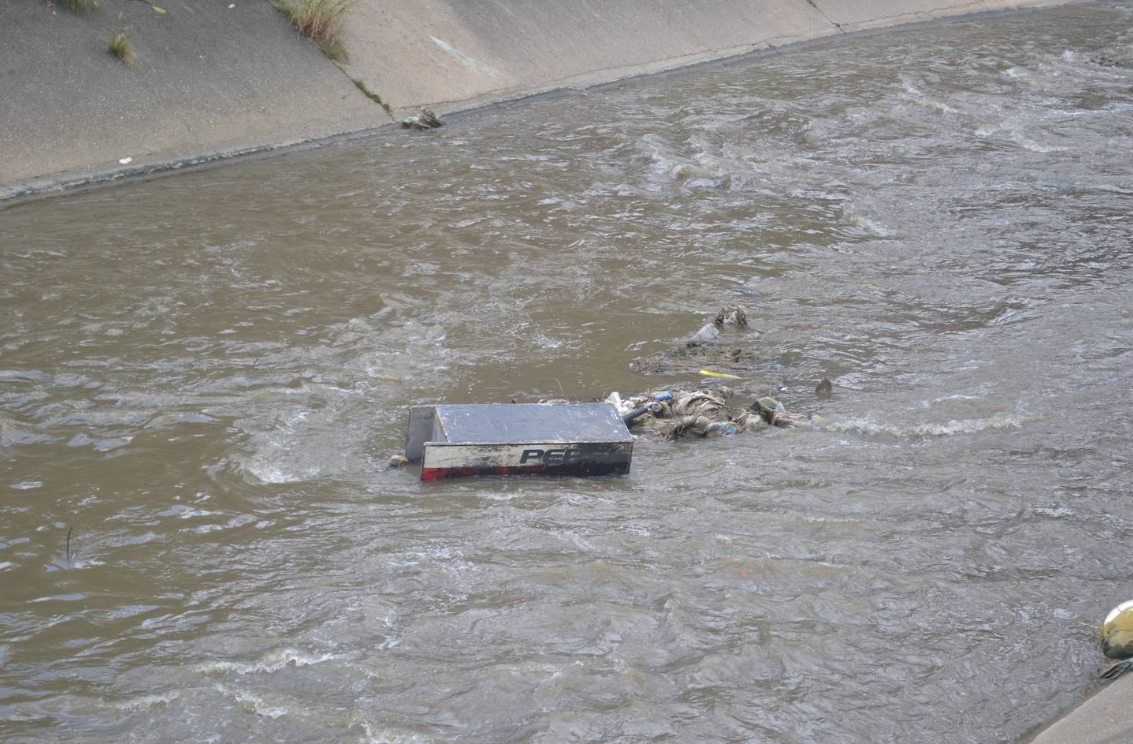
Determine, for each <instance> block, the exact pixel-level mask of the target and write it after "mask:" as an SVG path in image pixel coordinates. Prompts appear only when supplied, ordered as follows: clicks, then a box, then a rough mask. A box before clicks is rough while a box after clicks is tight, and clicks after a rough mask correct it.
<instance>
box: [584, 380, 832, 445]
mask: <svg viewBox="0 0 1133 744" xmlns="http://www.w3.org/2000/svg"><path fill="white" fill-rule="evenodd" d="M732 395H733V392H732V390H731V389H730V388H727V387H720V388H716V389H715V390H711V391H710V390H661V391H656V392H652V393H644V394H642V395H634V396H630V397H628V398H623V397H622V396H621V394H620V393H610V395H609V396H607V398H606V402H607V403H610V404H612V405H613V406H614V407H615V408H617V409H618V413H620V414H621V415H622V418H623V420H625V422H626V425H627V426H629V427H630V428H631V431H632V432H633V433H634V434H637V435H638V436H643V437H647V438H651V439H668V440H676V439H683V438H686V437H711V436H720V437H727V436H732V435H734V434H739V433H740V432H743V431H745V430H747V429H749V428H751V427H752V426H754V425H759V424H761V423H766V424H768V425H771V426H801V425H805V424H807V423H809V422H810V421H811V419H810V417H809V416H805V415H803V414H797V413H789V412H788V411H787V410H786V409H784V408H783V404H782V403H780V402H779V401H777V400H775V399H774V398H770V397H766V398H760V399H759V400H757V401H756V402H755V403H752V404H751V406H749V407H748V408H732V407H730V406H729V405H728V399H729V398H731V397H732ZM753 414H754V415H753Z"/></svg>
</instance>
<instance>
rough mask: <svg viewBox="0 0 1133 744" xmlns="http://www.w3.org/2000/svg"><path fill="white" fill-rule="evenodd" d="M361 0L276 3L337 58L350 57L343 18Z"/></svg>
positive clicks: (325, 51) (301, 30)
mask: <svg viewBox="0 0 1133 744" xmlns="http://www.w3.org/2000/svg"><path fill="white" fill-rule="evenodd" d="M356 1H357V0H283V1H282V2H277V3H275V7H276V8H277V9H278V10H279V12H281V13H283V15H284V16H286V18H287V20H289V21H291V25H293V26H294V27H295V30H296V31H298V32H299V35H300V36H304V37H306V38H308V39H310V40H311V41H313V42H314V43H315V46H317V47H318V48H319V49H320V50H322V53H323V54H325V55H326V56H327V57H328V58H330V59H332V60H334V61H335V62H345V61H346V47H345V46H344V45H343V43H342V20H343V19H344V18H345V17H346V14H347V12H349V10H350V9H351V8H352V7H353V6H354V3H355V2H356Z"/></svg>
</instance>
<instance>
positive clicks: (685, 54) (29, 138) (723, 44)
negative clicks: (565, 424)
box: [0, 0, 1066, 200]
mask: <svg viewBox="0 0 1133 744" xmlns="http://www.w3.org/2000/svg"><path fill="white" fill-rule="evenodd" d="M1063 2H1066V0H960V2H956V0H662V1H660V2H658V0H578V1H577V2H571V3H555V2H547V1H546V0H417V1H416V2H413V3H401V2H392V0H360V1H359V2H358V3H357V4H356V5H355V6H354V7H353V9H352V10H351V11H350V14H349V16H348V17H347V23H346V28H345V33H344V37H345V42H346V48H347V49H348V51H349V54H350V59H349V61H348V62H346V63H344V64H342V65H338V64H335V63H334V62H331V61H330V60H328V59H326V58H325V57H323V56H322V55H321V54H320V52H319V51H318V50H317V49H315V47H314V46H313V45H312V44H310V43H308V42H306V41H305V40H303V39H301V38H299V37H298V36H297V35H296V34H295V33H294V31H292V30H291V28H290V26H289V25H288V23H287V21H286V20H285V19H284V18H283V16H282V15H281V14H280V13H278V12H276V11H275V10H274V9H273V8H272V7H271V5H270V4H269V3H268V2H267V0H154V1H151V0H100V9H99V10H97V11H96V12H94V13H89V14H86V15H76V14H74V13H71V12H68V11H66V10H63V9H62V8H60V7H58V6H59V3H58V2H53V0H22V1H21V2H3V3H0V102H2V104H0V200H3V199H5V198H12V197H16V196H20V195H27V194H31V193H38V192H42V191H49V190H57V189H60V188H65V187H67V186H75V185H82V184H87V183H92V182H98V181H102V180H109V179H114V178H118V177H122V176H125V175H131V174H140V173H147V172H152V171H155V170H161V169H168V168H174V167H178V166H181V165H188V164H195V163H200V162H204V161H208V160H212V159H216V158H221V157H228V156H233V155H238V154H242V153H249V152H256V151H263V150H267V149H273V148H279V147H284V146H289V145H294V144H297V143H302V142H305V141H311V140H317V139H321V138H326V137H330V136H333V135H337V134H345V133H351V132H359V131H363V130H366V129H369V128H372V127H375V126H380V125H382V124H388V123H391V122H392V118H391V117H390V115H389V114H387V113H386V112H385V110H384V109H383V108H382V107H381V106H379V105H377V104H376V103H374V102H373V101H371V100H370V99H369V98H367V97H366V96H365V95H363V93H362V92H361V91H360V90H359V89H358V88H357V87H356V86H355V83H354V82H353V80H359V81H361V82H362V83H363V84H364V85H365V87H366V88H368V89H369V90H370V91H373V92H374V93H377V94H378V95H380V96H381V97H382V98H383V99H384V100H385V101H386V102H388V103H390V104H391V105H392V106H393V107H394V108H395V112H398V113H401V112H405V111H408V110H411V109H413V108H415V107H417V106H421V105H430V106H433V107H435V108H437V109H438V110H440V111H449V112H451V111H455V110H461V109H467V108H472V107H475V106H477V105H481V104H484V103H489V102H493V101H500V100H507V99H512V98H518V97H523V96H526V95H530V94H533V93H539V92H544V91H548V90H553V89H556V88H562V87H574V86H586V85H593V84H597V83H603V82H610V81H612V80H616V79H620V78H623V77H628V76H632V75H639V74H645V73H651V72H660V71H663V70H671V69H675V68H679V67H684V66H687V65H691V64H696V63H700V62H706V61H710V60H715V59H721V58H725V57H731V56H736V55H740V54H744V53H747V52H751V51H755V50H759V49H766V48H770V47H777V46H782V45H785V44H790V43H793V42H798V41H803V40H809V39H816V38H820V37H824V36H832V35H837V34H842V33H849V32H853V31H859V30H865V29H875V28H880V27H885V26H894V25H901V24H907V23H913V22H919V21H925V20H932V19H935V18H942V17H947V16H958V15H964V14H971V13H980V12H988V11H1003V10H1013V9H1021V8H1031V7H1040V6H1047V5H1057V4H1061V3H1063ZM116 31H124V32H125V33H126V34H127V35H128V36H129V37H130V39H131V40H132V42H133V44H134V47H135V50H136V57H137V61H136V64H135V66H134V68H133V69H130V68H128V67H126V66H125V65H124V64H123V63H122V62H120V61H119V60H118V59H116V58H114V57H113V56H111V55H110V54H109V53H108V52H107V42H108V40H109V39H110V37H111V36H112V34H114V33H115V32H116Z"/></svg>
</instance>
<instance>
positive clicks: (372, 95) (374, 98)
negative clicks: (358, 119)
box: [351, 78, 393, 116]
mask: <svg viewBox="0 0 1133 744" xmlns="http://www.w3.org/2000/svg"><path fill="white" fill-rule="evenodd" d="M351 79H352V80H353V81H354V85H355V87H357V88H358V90H360V91H362V95H364V96H366V98H369V99H370V100H371V101H373V102H374V103H376V104H378V105H379V106H381V107H382V108H384V109H385V110H386V113H387V114H389V115H390V116H393V107H391V106H390V105H389V104H388V103H386V102H385V101H383V100H382V97H381V96H379V95H378V94H377V93H374V92H373V91H371V90H370V89H369V88H367V87H366V84H365V83H363V82H362V81H361V80H359V79H358V78H351Z"/></svg>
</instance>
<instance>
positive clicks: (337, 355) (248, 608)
mask: <svg viewBox="0 0 1133 744" xmlns="http://www.w3.org/2000/svg"><path fill="white" fill-rule="evenodd" d="M0 274H2V276H3V282H2V283H0V739H2V740H3V741H5V742H88V743H89V742H173V741H177V742H237V741H253V740H254V741H279V742H310V741H322V742H619V743H622V742H647V741H649V742H664V741H673V742H698V743H706V742H774V743H782V744H787V743H791V744H795V743H799V742H808V743H809V742H813V743H815V744H827V743H830V742H835V743H839V744H877V743H879V742H901V743H902V744H908V743H920V742H924V743H925V744H929V743H933V744H935V743H938V742H970V743H971V744H991V743H995V742H1003V743H1008V742H1013V741H1016V740H1017V739H1018V738H1019V737H1020V736H1021V735H1023V734H1024V733H1025V732H1027V731H1028V730H1029V729H1031V728H1032V727H1034V726H1036V725H1037V724H1040V723H1042V722H1043V721H1045V720H1047V719H1049V718H1050V717H1052V716H1053V715H1055V714H1056V713H1057V712H1058V711H1059V710H1060V709H1063V708H1065V707H1066V706H1068V705H1070V704H1072V703H1074V702H1075V701H1076V700H1078V699H1080V698H1081V697H1082V696H1083V695H1084V694H1085V692H1086V691H1087V690H1088V689H1089V687H1090V686H1091V685H1092V684H1094V683H1093V679H1094V677H1095V676H1096V673H1097V670H1098V665H1099V662H1098V654H1097V651H1096V650H1095V648H1094V647H1093V645H1092V633H1093V631H1091V630H1090V629H1089V628H1087V627H1085V626H1083V625H1081V624H1079V622H1078V621H1079V620H1082V621H1086V622H1093V623H1096V622H1098V621H1099V620H1100V619H1101V618H1102V617H1104V615H1105V613H1106V612H1107V611H1108V610H1109V609H1110V608H1111V607H1113V606H1114V605H1116V604H1117V603H1118V602H1119V601H1122V600H1125V599H1129V598H1130V597H1133V577H1131V573H1133V551H1131V550H1130V549H1129V547H1130V544H1131V541H1133V502H1131V490H1133V474H1131V471H1130V465H1131V453H1133V448H1131V446H1130V440H1131V435H1133V402H1131V399H1130V389H1131V387H1133V3H1130V2H1127V1H1126V0H1122V1H1121V2H1116V3H1114V2H1107V3H1098V4H1087V5H1076V6H1071V7H1066V8H1061V9H1053V10H1046V11H1041V12H1035V13H1029V14H1023V15H1015V16H1009V17H1000V18H985V19H976V20H974V21H965V22H962V23H956V24H950V25H939V26H933V27H922V28H915V29H911V30H903V31H900V32H897V33H889V34H884V35H877V36H865V37H855V38H850V39H845V40H842V41H840V42H838V43H832V44H827V45H820V46H814V47H809V48H803V49H796V50H791V51H788V52H786V53H780V54H774V55H767V56H761V57H756V58H751V59H748V60H746V61H741V62H738V63H733V64H730V65H725V66H716V67H709V68H702V69H699V70H696V71H693V72H689V73H685V74H681V75H673V76H669V77H666V78H652V79H645V80H639V81H632V82H626V83H622V84H618V85H614V86H609V87H606V88H601V89H596V90H592V91H589V92H588V94H586V95H581V94H577V95H576V94H570V95H563V96H559V97H554V98H548V99H543V100H538V101H533V102H528V103H525V104H523V105H519V106H512V107H505V108H499V109H491V110H485V111H481V112H478V113H475V114H473V115H468V116H463V117H458V118H456V119H454V120H453V121H452V122H451V123H450V125H449V126H447V127H446V128H444V129H443V130H439V131H437V132H434V133H426V134H416V133H406V132H401V131H394V130H389V131H381V132H379V133H377V134H375V135H373V136H371V137H367V138H364V139H360V140H355V141H351V142H342V143H337V144H333V145H328V146H326V147H322V148H320V149H317V150H312V151H306V152H300V153H292V154H289V155H285V156H282V157H277V158H273V159H270V160H264V161H260V162H245V163H238V164H234V165H231V166H228V167H223V168H216V169H211V170H207V171H201V172H197V173H190V174H182V175H177V176H172V177H168V178H162V179H158V180H154V181H151V182H135V183H129V184H125V185H122V186H119V187H114V188H105V189H100V190H95V191H89V192H86V193H79V194H73V195H69V196H63V197H57V198H50V199H44V200H40V201H34V202H28V203H24V204H18V205H14V206H10V207H9V208H7V209H4V210H3V211H0ZM737 302H739V303H742V304H743V305H744V306H745V307H746V309H747V314H748V318H749V320H750V322H751V328H750V329H749V330H748V331H746V332H741V333H735V332H731V335H729V337H728V339H727V342H728V343H729V344H734V345H735V346H736V347H742V348H745V349H748V350H751V351H753V352H755V355H754V357H753V358H754V361H753V362H752V364H751V368H750V370H748V373H747V377H748V380H747V382H745V383H744V386H746V387H748V388H750V389H752V390H756V391H763V392H765V391H766V388H769V387H770V386H772V385H780V384H782V385H786V390H784V391H783V392H782V394H781V396H782V398H783V400H784V402H785V403H786V404H787V405H788V406H789V407H791V408H792V409H795V410H801V411H806V412H811V413H821V414H822V415H823V416H824V417H825V420H824V423H823V425H822V426H820V427H818V428H815V429H813V430H807V431H785V430H767V429H764V430H760V431H755V432H749V433H747V434H745V435H742V436H737V437H732V438H726V439H716V440H709V441H702V442H682V443H678V444H675V445H674V444H666V443H659V442H642V443H639V445H638V447H637V449H636V452H635V456H634V462H633V471H632V473H631V475H629V476H628V477H624V478H607V479H593V480H582V479H564V480H538V479H534V480H525V479H512V480H508V479H478V480H467V481H461V482H449V483H441V484H422V483H420V482H419V481H418V480H417V479H416V478H415V476H414V475H413V474H412V473H405V472H386V471H385V470H384V469H383V465H384V463H385V461H386V459H387V458H388V457H389V455H390V454H392V453H394V452H397V451H398V450H399V448H400V447H401V445H402V442H403V429H404V422H405V419H406V413H407V407H408V406H410V405H411V404H416V403H424V402H436V401H451V402H471V401H482V402H506V401H507V400H509V399H511V398H513V397H516V398H523V399H533V398H538V397H543V396H554V397H560V396H562V395H564V394H565V395H567V396H576V397H578V398H582V399H588V398H590V397H593V396H603V395H605V394H606V393H608V392H610V391H612V390H620V391H622V392H630V391H636V390H641V389H646V388H655V389H663V388H666V387H671V386H674V385H677V384H681V383H689V382H694V381H695V379H694V378H692V377H689V376H687V375H684V376H682V375H677V376H673V377H657V376H652V377H647V376H644V375H642V374H640V373H639V372H638V371H636V370H635V369H634V368H633V367H632V366H631V364H632V362H633V360H634V359H636V358H639V357H642V356H645V355H648V354H651V353H654V352H656V351H659V350H662V349H665V348H668V346H669V345H670V344H671V343H672V342H673V340H674V339H676V338H679V337H681V336H684V335H687V334H690V333H692V332H694V331H695V330H696V329H697V328H698V327H700V325H701V324H702V323H704V322H705V321H706V320H708V319H710V318H711V316H712V315H714V314H715V312H716V311H717V310H718V309H719V308H720V307H721V306H722V305H725V304H734V303H737ZM822 377H829V378H831V379H832V380H833V381H834V383H835V391H834V397H833V399H831V400H829V401H819V400H817V399H816V398H815V396H814V394H813V387H814V384H815V383H816V382H817V381H818V380H819V379H821V378H822ZM69 529H73V535H72V543H71V550H72V552H73V555H70V556H68V554H67V550H66V536H67V533H68V530H69Z"/></svg>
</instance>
